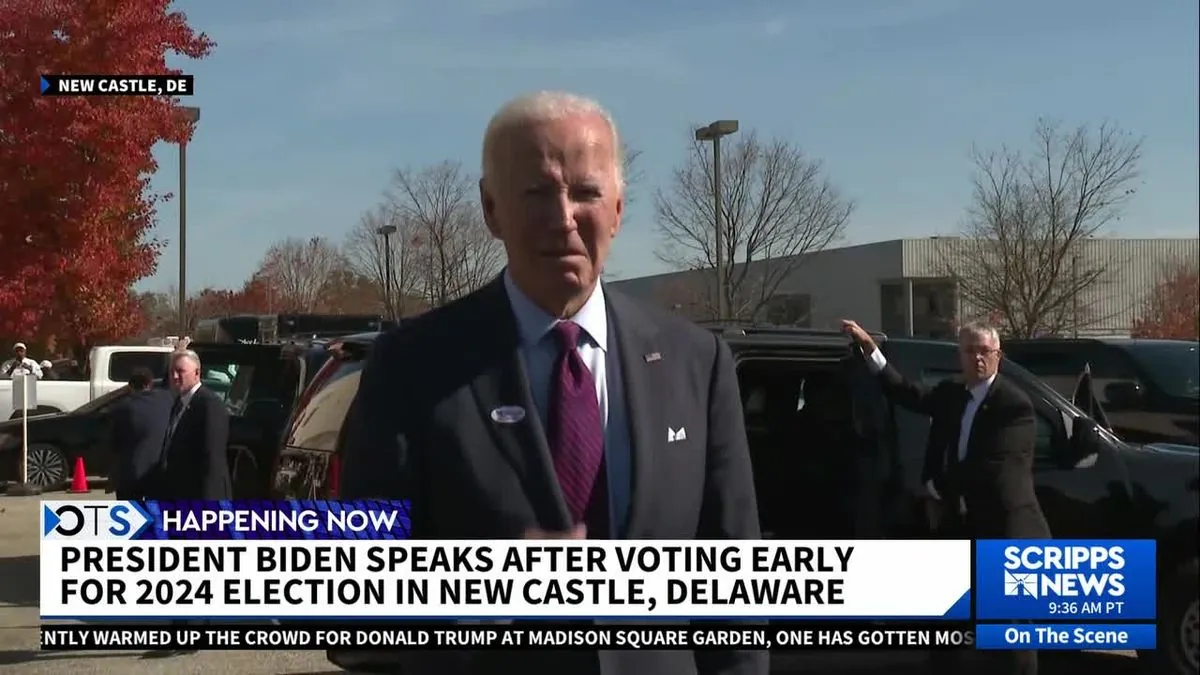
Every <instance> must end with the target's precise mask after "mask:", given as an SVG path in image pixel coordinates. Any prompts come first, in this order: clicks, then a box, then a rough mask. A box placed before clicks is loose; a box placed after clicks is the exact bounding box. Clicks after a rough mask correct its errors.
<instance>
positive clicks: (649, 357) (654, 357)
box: [642, 352, 662, 363]
mask: <svg viewBox="0 0 1200 675" xmlns="http://www.w3.org/2000/svg"><path fill="white" fill-rule="evenodd" d="M642 358H643V359H645V360H646V363H654V362H655V361H662V354H659V353H658V352H650V353H649V354H646V355H645V356H643V357H642Z"/></svg>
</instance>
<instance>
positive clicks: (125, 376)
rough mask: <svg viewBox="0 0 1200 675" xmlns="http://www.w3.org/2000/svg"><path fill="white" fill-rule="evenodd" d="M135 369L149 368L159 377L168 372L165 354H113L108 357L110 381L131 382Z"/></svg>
mask: <svg viewBox="0 0 1200 675" xmlns="http://www.w3.org/2000/svg"><path fill="white" fill-rule="evenodd" d="M135 368H149V369H150V372H152V373H154V374H155V376H157V377H162V376H164V375H165V374H166V372H167V355H166V353H165V352H113V353H111V354H109V355H108V379H109V380H111V381H113V382H122V383H124V382H129V378H130V377H132V376H133V371H134V369H135Z"/></svg>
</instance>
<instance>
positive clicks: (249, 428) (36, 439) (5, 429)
mask: <svg viewBox="0 0 1200 675" xmlns="http://www.w3.org/2000/svg"><path fill="white" fill-rule="evenodd" d="M190 348H191V349H193V350H194V351H196V353H197V355H199V356H200V361H201V366H202V369H201V379H202V382H203V383H204V385H205V386H208V387H210V388H211V389H213V390H214V391H215V392H216V393H218V394H219V395H221V396H222V398H224V400H225V403H226V405H227V406H228V407H229V410H230V424H229V452H230V455H229V459H230V469H231V471H232V473H233V479H234V490H235V495H236V496H237V497H239V498H255V497H262V496H264V495H265V494H266V492H267V486H268V485H269V483H268V480H267V479H268V478H269V476H270V469H271V467H272V466H273V465H274V457H275V451H276V449H277V448H278V447H279V433H280V431H281V430H282V429H283V427H284V425H285V424H286V421H287V416H288V413H289V412H290V411H291V408H292V404H293V403H294V402H295V400H296V396H297V395H298V394H299V392H300V390H301V389H302V387H303V386H304V385H305V384H306V380H305V378H304V370H305V367H306V362H305V360H304V358H302V354H301V353H300V352H298V351H297V350H290V349H287V348H286V347H285V346H283V345H241V344H192V345H190ZM168 354H169V352H160V353H158V355H157V358H156V360H154V361H153V362H149V363H147V364H146V365H147V367H150V368H151V369H152V370H153V371H154V372H155V373H156V374H157V375H158V376H159V377H160V378H162V377H163V376H165V374H166V370H167V357H168ZM164 386H165V385H164ZM128 393H129V388H128V387H127V386H122V387H120V388H119V389H117V390H115V391H111V392H109V393H107V394H105V395H103V396H101V397H99V398H96V399H94V400H92V401H90V402H88V403H86V404H84V405H83V406H80V407H78V408H76V409H75V410H72V411H70V412H66V413H52V414H42V415H36V416H31V417H29V419H28V420H27V421H26V422H25V424H26V426H27V428H28V436H29V455H28V460H27V467H28V479H29V481H30V482H31V483H34V484H36V485H38V486H40V487H43V488H53V487H57V486H60V485H62V484H64V483H65V482H66V481H67V480H68V479H69V478H70V476H71V471H72V470H73V467H74V464H75V460H76V459H77V458H80V457H82V458H83V460H84V464H85V465H86V468H87V470H88V473H90V474H91V475H93V476H105V475H108V471H109V468H110V466H111V464H112V449H111V448H109V447H108V433H109V420H110V418H111V417H110V416H111V414H112V411H113V410H114V409H115V407H116V406H117V404H118V403H119V402H120V401H121V400H123V399H124V397H125V396H127V395H128ZM21 428H22V423H21V420H20V419H16V420H9V421H5V422H0V481H4V480H20V462H21Z"/></svg>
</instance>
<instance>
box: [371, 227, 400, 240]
mask: <svg viewBox="0 0 1200 675" xmlns="http://www.w3.org/2000/svg"><path fill="white" fill-rule="evenodd" d="M375 231H376V232H378V233H379V234H382V235H383V236H385V237H388V236H391V235H393V234H396V226H395V225H382V226H380V228H379V229H378V230H375Z"/></svg>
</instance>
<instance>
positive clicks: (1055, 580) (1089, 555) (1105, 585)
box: [1004, 545, 1125, 599]
mask: <svg viewBox="0 0 1200 675" xmlns="http://www.w3.org/2000/svg"><path fill="white" fill-rule="evenodd" d="M1124 569H1125V548H1124V547H1122V546H1054V545H1048V546H1009V547H1007V548H1005V549H1004V595H1007V596H1018V597H1027V598H1047V597H1061V598H1105V599H1109V598H1120V597H1123V596H1124V595H1125V574H1124V572H1122V571H1121V570H1124Z"/></svg>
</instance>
